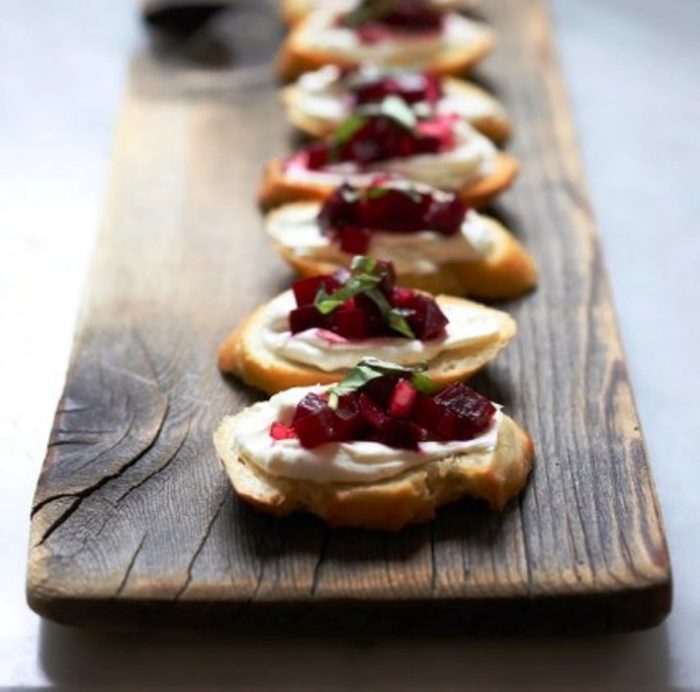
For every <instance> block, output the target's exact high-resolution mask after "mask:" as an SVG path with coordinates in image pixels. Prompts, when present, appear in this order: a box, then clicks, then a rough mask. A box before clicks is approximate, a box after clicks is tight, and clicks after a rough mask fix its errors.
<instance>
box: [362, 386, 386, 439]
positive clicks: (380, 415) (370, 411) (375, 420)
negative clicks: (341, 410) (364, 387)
mask: <svg viewBox="0 0 700 692" xmlns="http://www.w3.org/2000/svg"><path fill="white" fill-rule="evenodd" d="M358 403H359V409H360V415H361V416H362V418H363V419H364V420H365V421H366V422H367V424H368V425H369V426H371V427H372V429H374V430H376V429H378V428H379V427H380V426H381V425H382V423H383V422H384V420H385V419H386V415H385V414H384V411H382V408H381V407H380V406H378V405H377V403H376V402H375V401H373V400H372V399H371V398H370V397H369V396H367V394H365V393H364V392H363V393H361V394H360V396H359V398H358Z"/></svg>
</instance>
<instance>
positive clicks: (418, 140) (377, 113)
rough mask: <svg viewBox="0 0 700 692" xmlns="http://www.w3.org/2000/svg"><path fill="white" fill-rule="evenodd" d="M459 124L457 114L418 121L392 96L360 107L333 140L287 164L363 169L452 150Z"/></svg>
mask: <svg viewBox="0 0 700 692" xmlns="http://www.w3.org/2000/svg"><path fill="white" fill-rule="evenodd" d="M456 122H457V118H456V117H455V116H453V115H439V116H435V117H433V118H430V119H427V120H421V121H418V120H417V119H416V115H415V113H414V112H413V110H412V109H411V107H410V106H409V105H408V104H407V103H406V102H405V101H404V100H403V99H401V98H399V97H398V96H393V95H392V96H388V97H386V98H384V100H383V101H382V102H381V104H380V105H376V104H371V105H368V106H364V107H362V108H360V109H359V110H358V111H356V112H355V113H353V114H352V115H351V116H350V117H349V118H347V119H346V120H344V121H343V122H342V123H341V124H340V126H339V127H338V129H337V130H336V132H335V133H334V134H333V135H332V136H331V137H330V138H328V139H326V140H324V141H322V142H315V143H314V144H311V145H309V146H307V147H305V148H303V149H301V150H300V151H299V152H297V153H296V154H295V155H294V156H292V157H291V158H290V159H288V160H287V162H286V164H285V165H286V167H291V166H297V167H302V168H306V169H310V170H319V169H322V168H326V167H328V166H333V165H337V164H340V163H345V162H353V163H356V164H357V165H358V167H360V168H362V167H363V166H369V165H371V164H374V163H377V162H378V161H388V160H389V159H397V158H407V157H409V156H419V155H421V154H437V153H441V152H444V151H449V150H450V149H452V148H454V146H455V134H454V125H455V123H456Z"/></svg>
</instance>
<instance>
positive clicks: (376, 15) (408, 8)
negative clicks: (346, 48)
mask: <svg viewBox="0 0 700 692" xmlns="http://www.w3.org/2000/svg"><path fill="white" fill-rule="evenodd" d="M338 24H339V25H340V26H343V27H346V28H348V29H354V30H355V32H356V33H357V36H358V38H359V39H360V41H361V42H362V43H367V44H372V43H379V42H381V41H384V40H387V39H389V38H396V37H397V34H398V35H399V37H401V35H404V36H406V37H423V36H426V35H428V36H429V35H431V34H436V33H438V32H439V31H440V30H441V29H442V25H443V16H442V13H441V12H439V11H438V10H436V9H435V7H433V6H432V5H431V3H430V2H428V0H362V1H361V2H360V3H358V5H357V6H356V7H355V8H354V9H353V10H351V11H350V12H348V13H346V14H345V15H343V16H342V17H341V18H340V20H339V22H338Z"/></svg>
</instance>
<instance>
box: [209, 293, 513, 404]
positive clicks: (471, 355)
mask: <svg viewBox="0 0 700 692" xmlns="http://www.w3.org/2000/svg"><path fill="white" fill-rule="evenodd" d="M437 302H438V304H439V305H440V306H442V307H445V306H464V307H470V308H474V307H478V308H480V309H481V310H483V311H484V312H485V313H488V314H490V315H493V316H494V317H496V316H497V317H498V320H499V331H498V335H497V337H496V338H493V339H488V340H483V341H477V342H475V343H474V344H470V345H467V346H465V347H463V348H459V349H451V350H448V351H444V352H442V353H440V354H438V356H436V357H435V358H434V359H433V360H432V361H431V362H430V364H429V365H430V368H429V370H428V371H427V374H428V375H429V376H430V377H431V378H432V379H433V380H434V381H435V383H436V384H437V385H438V386H439V387H441V388H442V387H446V386H447V385H449V384H452V383H453V382H459V381H462V380H466V379H467V378H469V377H471V376H472V375H474V374H475V373H476V372H477V371H478V370H480V369H481V368H482V367H484V365H486V364H487V363H489V362H491V361H492V360H493V359H494V358H495V357H496V356H497V355H498V354H499V353H500V351H501V350H502V349H503V348H505V347H506V346H507V345H508V343H510V341H511V340H512V339H513V337H514V336H515V333H516V331H517V327H516V325H515V322H514V321H513V319H512V318H511V317H510V316H509V315H507V314H506V313H505V312H501V311H499V310H494V309H492V308H487V307H485V306H483V305H477V304H476V303H472V302H471V301H467V300H464V299H463V298H455V297H454V296H442V295H441V296H437ZM267 307H268V306H267V305H263V306H261V307H259V308H258V309H257V310H255V312H253V313H252V314H251V315H249V316H248V317H247V318H245V319H244V320H243V321H242V322H241V323H240V324H239V325H238V326H237V327H236V328H235V329H234V330H233V331H232V332H231V333H230V334H229V335H228V336H227V337H226V339H225V340H224V342H223V343H222V344H221V347H220V348H219V354H218V364H219V368H220V369H221V370H222V371H223V372H225V373H227V374H232V375H236V376H238V377H240V378H241V379H242V380H243V381H244V382H245V383H246V384H248V385H250V386H252V387H256V388H258V389H262V390H263V391H264V392H267V393H268V394H275V393H276V392H280V391H282V390H285V389H290V388H291V387H310V386H313V385H316V384H332V383H334V382H338V381H339V380H341V379H342V378H343V377H344V375H345V373H346V372H347V369H342V370H335V371H332V372H327V371H325V370H320V369H318V368H313V367H311V366H307V365H304V364H301V363H294V362H292V361H289V360H287V359H285V358H280V357H278V356H276V355H275V354H274V353H272V352H271V351H270V350H269V349H267V348H266V347H265V344H264V342H263V339H262V333H263V327H264V318H265V313H266V310H267Z"/></svg>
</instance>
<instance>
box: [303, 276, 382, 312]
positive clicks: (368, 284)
mask: <svg viewBox="0 0 700 692" xmlns="http://www.w3.org/2000/svg"><path fill="white" fill-rule="evenodd" d="M380 281H381V277H380V276H371V275H369V274H358V275H355V276H353V277H351V278H350V280H349V281H348V282H347V283H346V284H345V286H343V287H342V288H339V289H338V290H337V291H333V293H331V294H330V295H329V294H328V293H326V291H325V290H323V288H321V289H320V290H319V292H318V294H317V295H316V299H315V300H314V305H315V307H316V309H317V310H318V311H319V312H320V313H321V314H322V315H328V314H330V313H331V312H333V310H335V309H337V308H339V307H340V306H341V305H342V304H343V303H344V302H345V301H346V300H349V299H350V298H354V297H355V296H357V295H359V294H360V293H366V292H367V291H368V290H370V289H372V288H373V287H374V286H376V285H377V284H378V283H379V282H380Z"/></svg>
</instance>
